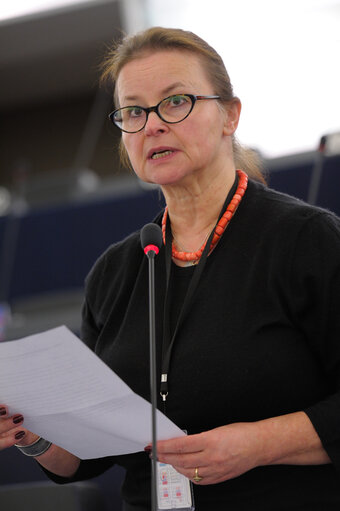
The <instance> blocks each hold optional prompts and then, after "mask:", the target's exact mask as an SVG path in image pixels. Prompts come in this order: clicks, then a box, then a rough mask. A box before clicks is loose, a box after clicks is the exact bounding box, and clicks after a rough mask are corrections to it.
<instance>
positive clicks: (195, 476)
mask: <svg viewBox="0 0 340 511" xmlns="http://www.w3.org/2000/svg"><path fill="white" fill-rule="evenodd" d="M192 479H193V481H195V483H199V482H200V481H202V479H203V477H201V476H199V475H198V468H195V475H194V477H193V478H192Z"/></svg>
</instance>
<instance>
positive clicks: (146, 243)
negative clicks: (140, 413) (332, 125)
mask: <svg viewBox="0 0 340 511" xmlns="http://www.w3.org/2000/svg"><path fill="white" fill-rule="evenodd" d="M141 245H142V248H143V250H144V253H145V254H146V256H147V258H148V260H149V349H150V394H151V427H152V458H151V509H152V511H157V508H158V505H157V426H156V410H157V369H156V321H155V257H156V255H157V254H158V252H159V249H160V247H161V245H162V230H161V228H160V227H159V225H157V224H146V225H145V226H144V227H143V229H142V230H141Z"/></svg>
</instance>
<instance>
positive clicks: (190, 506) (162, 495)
mask: <svg viewBox="0 0 340 511" xmlns="http://www.w3.org/2000/svg"><path fill="white" fill-rule="evenodd" d="M157 477H158V480H157V495H158V509H159V510H163V509H164V510H167V511H173V510H175V509H176V510H177V511H194V509H195V506H194V503H193V491H192V482H191V481H190V479H188V478H187V477H185V476H184V475H182V474H180V473H179V472H177V470H175V469H174V468H173V467H172V466H171V465H167V464H166V463H160V462H157Z"/></svg>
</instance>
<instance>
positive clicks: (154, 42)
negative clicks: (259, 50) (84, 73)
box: [101, 27, 265, 182]
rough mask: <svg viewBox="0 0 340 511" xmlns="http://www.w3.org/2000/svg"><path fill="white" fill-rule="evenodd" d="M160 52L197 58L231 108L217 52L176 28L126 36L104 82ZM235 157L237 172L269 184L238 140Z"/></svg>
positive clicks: (108, 61)
mask: <svg viewBox="0 0 340 511" xmlns="http://www.w3.org/2000/svg"><path fill="white" fill-rule="evenodd" d="M157 50H180V51H188V52H190V53H192V54H194V55H197V56H198V57H199V58H200V59H201V61H202V64H203V69H204V71H205V73H206V75H207V78H208V80H209V81H210V83H211V85H212V86H213V89H214V94H216V95H218V96H220V100H219V101H220V102H221V103H222V104H227V103H229V102H231V101H232V100H234V99H235V96H234V92H233V87H232V84H231V82H230V78H229V75H228V72H227V70H226V68H225V65H224V63H223V60H222V58H221V57H220V55H219V54H218V53H217V52H216V50H214V48H212V47H211V46H210V45H209V44H208V43H206V42H205V41H204V40H203V39H201V38H200V37H198V36H197V35H196V34H194V33H193V32H189V31H185V30H182V29H175V28H163V27H152V28H149V29H147V30H145V31H143V32H139V33H137V34H135V35H132V36H126V37H124V38H123V39H122V40H121V41H120V42H118V43H117V44H114V45H113V47H112V48H111V49H110V50H109V52H108V53H107V55H106V58H105V60H104V62H103V64H102V75H101V82H110V83H113V84H115V83H116V81H117V79H118V76H119V73H120V71H121V69H122V68H123V67H124V66H125V65H126V64H128V63H129V62H131V61H132V60H135V59H138V58H139V57H142V56H143V55H146V54H148V53H149V52H154V51H157ZM114 99H115V104H116V106H117V107H119V102H118V97H117V92H116V91H115V93H114ZM233 154H234V161H235V165H236V167H237V168H241V169H242V170H244V171H245V172H247V174H248V175H249V177H251V178H253V179H256V180H258V181H262V182H265V179H264V177H263V174H262V172H261V170H260V159H259V157H258V155H257V153H256V152H255V151H253V150H251V149H248V148H245V147H243V146H242V145H241V144H240V143H239V142H238V141H237V140H236V138H235V137H234V136H233ZM121 157H122V160H123V161H124V162H125V163H127V162H128V157H127V153H126V150H125V148H124V146H123V145H122V144H121Z"/></svg>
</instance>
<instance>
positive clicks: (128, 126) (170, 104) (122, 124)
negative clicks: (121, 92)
mask: <svg viewBox="0 0 340 511" xmlns="http://www.w3.org/2000/svg"><path fill="white" fill-rule="evenodd" d="M192 104H193V102H192V99H191V98H190V97H189V96H186V95H184V94H176V95H174V96H170V97H168V98H165V99H163V100H162V101H161V102H160V103H159V104H158V105H157V108H156V110H157V112H158V115H159V117H160V118H161V119H163V120H164V121H166V122H169V123H176V122H180V121H182V120H183V119H185V117H187V115H188V114H189V113H190V111H191V108H192ZM146 119H147V109H145V110H144V109H143V108H142V107H139V106H127V107H123V108H120V109H119V110H117V111H116V112H115V114H114V117H113V121H114V123H115V124H116V125H117V126H118V127H119V128H121V129H122V130H124V131H128V132H135V131H139V130H141V129H142V128H144V126H145V124H146Z"/></svg>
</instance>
